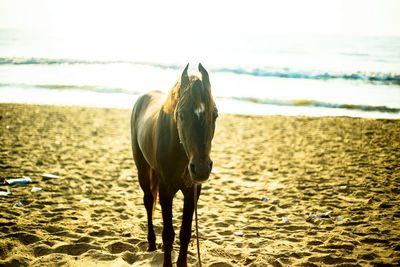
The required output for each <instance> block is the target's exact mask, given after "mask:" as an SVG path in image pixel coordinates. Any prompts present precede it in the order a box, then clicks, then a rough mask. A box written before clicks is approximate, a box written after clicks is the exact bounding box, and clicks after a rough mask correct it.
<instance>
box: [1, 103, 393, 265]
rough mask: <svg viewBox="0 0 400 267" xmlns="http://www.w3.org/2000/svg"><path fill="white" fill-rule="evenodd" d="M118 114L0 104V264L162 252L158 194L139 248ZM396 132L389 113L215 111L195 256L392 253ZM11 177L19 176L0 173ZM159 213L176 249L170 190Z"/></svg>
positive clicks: (110, 261) (138, 219) (337, 259)
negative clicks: (24, 181) (23, 180)
mask: <svg viewBox="0 0 400 267" xmlns="http://www.w3.org/2000/svg"><path fill="white" fill-rule="evenodd" d="M129 118H130V109H125V108H123V109H119V108H96V107H91V108H87V107H72V106H44V105H43V106H42V105H25V104H0V147H1V150H0V159H1V160H0V184H1V186H0V190H1V191H5V190H6V189H10V191H11V194H9V195H7V196H0V209H1V211H0V214H1V216H0V265H1V264H5V265H6V264H10V265H12V264H14V265H15V264H20V265H30V266H49V265H52V264H54V263H57V264H58V265H62V266H82V265H87V266H129V265H131V264H133V265H134V266H142V265H147V266H150V265H151V264H159V263H161V262H162V250H161V231H162V219H161V210H160V206H159V204H157V210H156V213H155V220H154V225H155V232H156V236H157V246H158V249H157V251H156V252H154V253H147V252H146V248H147V242H146V234H147V233H146V215H145V209H144V206H143V203H142V192H141V190H140V187H139V185H138V182H137V177H136V168H135V166H134V163H133V159H132V155H131V150H130V136H129V135H130V131H129ZM399 143H400V120H396V119H363V118H351V117H306V116H282V115H272V116H265V115H231V114H222V115H221V116H220V118H218V120H217V128H216V133H215V138H214V141H213V147H212V154H211V157H212V159H213V161H214V168H213V172H212V177H211V178H210V180H209V182H208V183H206V184H205V185H204V186H203V191H202V194H201V196H200V200H199V210H198V212H199V234H200V247H201V253H202V262H203V263H204V264H205V265H210V266H213V265H214V266H265V265H272V266H325V265H329V266H343V265H346V266H365V265H379V264H392V265H396V264H399V262H400V252H399V245H398V244H399V243H400V225H399V224H398V223H397V222H398V220H399V219H400V217H399V208H398V207H399V206H400V202H399V198H398V195H399V193H400V191H399V189H398V188H400V181H399V179H398V177H400V167H399V166H400V152H398V144H399ZM44 173H51V174H55V175H57V176H59V178H58V179H48V178H44V177H43V174H44ZM22 176H29V177H30V178H31V179H32V181H33V183H32V184H29V185H27V186H12V187H11V186H7V185H4V184H3V181H4V180H5V179H9V178H20V177H22ZM33 186H34V187H41V188H42V190H41V191H40V192H36V193H33V192H31V189H32V187H33ZM18 202H20V203H21V204H22V207H16V206H14V205H15V204H16V203H18ZM173 211H174V227H175V232H176V238H175V246H174V252H175V256H177V253H178V248H179V246H178V245H177V243H178V240H179V226H180V217H181V216H180V215H181V211H182V196H181V194H180V193H178V195H177V197H176V198H175V199H174V210H173ZM323 214H325V215H323ZM193 233H194V232H193ZM193 237H194V234H193V236H192V239H191V243H190V245H189V254H188V264H189V265H192V266H193V265H195V263H196V261H197V258H196V253H195V251H196V246H195V240H194V238H193ZM218 264H219V265H218Z"/></svg>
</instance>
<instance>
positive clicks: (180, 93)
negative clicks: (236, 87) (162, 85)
mask: <svg viewBox="0 0 400 267" xmlns="http://www.w3.org/2000/svg"><path fill="white" fill-rule="evenodd" d="M199 102H203V103H204V104H205V108H206V110H207V109H209V108H210V107H212V108H213V107H214V106H215V103H214V100H213V99H212V96H211V90H210V88H206V87H205V86H204V85H203V82H202V81H201V80H200V78H199V77H197V76H194V75H191V76H189V82H188V84H182V83H181V81H178V82H177V83H176V84H175V85H174V87H172V89H171V91H170V92H169V94H168V97H167V100H166V101H165V103H164V105H163V111H164V112H165V113H168V114H171V115H173V114H174V113H175V112H176V110H177V109H179V108H181V107H183V106H187V105H188V104H190V105H193V106H198V103H199ZM207 117H208V116H205V118H204V119H205V120H207Z"/></svg>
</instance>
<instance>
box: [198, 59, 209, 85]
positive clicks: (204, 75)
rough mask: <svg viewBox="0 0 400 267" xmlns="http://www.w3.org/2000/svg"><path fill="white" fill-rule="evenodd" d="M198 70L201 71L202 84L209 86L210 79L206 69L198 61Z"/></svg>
mask: <svg viewBox="0 0 400 267" xmlns="http://www.w3.org/2000/svg"><path fill="white" fill-rule="evenodd" d="M199 71H200V73H201V79H202V80H203V84H204V85H205V86H206V87H207V88H210V86H211V85H210V79H209V78H208V72H207V71H206V69H205V68H204V67H203V65H201V63H199Z"/></svg>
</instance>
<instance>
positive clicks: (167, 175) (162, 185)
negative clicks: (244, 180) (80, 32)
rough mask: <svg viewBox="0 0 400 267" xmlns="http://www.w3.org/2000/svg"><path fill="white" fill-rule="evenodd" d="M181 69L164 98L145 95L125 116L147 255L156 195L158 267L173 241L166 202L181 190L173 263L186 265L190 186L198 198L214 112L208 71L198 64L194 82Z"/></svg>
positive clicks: (169, 207) (151, 246) (209, 163)
mask: <svg viewBox="0 0 400 267" xmlns="http://www.w3.org/2000/svg"><path fill="white" fill-rule="evenodd" d="M187 68H188V66H186V68H185V70H184V72H183V73H182V76H181V80H180V81H178V82H177V83H176V85H175V86H174V87H173V88H172V90H171V92H170V93H169V95H168V96H167V98H165V96H164V95H163V94H162V93H161V92H158V91H154V92H150V93H147V94H145V95H143V96H141V97H140V98H139V99H138V100H137V102H136V103H135V106H134V108H133V110H132V116H131V134H132V151H133V156H134V160H135V164H136V167H137V169H138V176H139V184H140V186H141V188H142V190H143V192H144V197H143V200H144V205H145V207H146V211H147V221H148V236H147V239H148V242H149V251H153V250H155V249H156V237H155V234H154V230H153V223H152V217H153V213H154V210H155V204H156V200H157V195H158V193H159V197H160V204H161V208H162V216H163V223H164V225H163V233H162V239H163V248H164V266H171V265H172V261H171V251H172V244H173V241H174V237H175V233H174V230H173V225H172V200H173V198H174V196H175V194H176V193H177V191H178V190H181V191H182V193H183V195H184V208H183V216H182V226H181V230H180V237H179V238H180V243H181V247H180V251H179V257H178V261H177V264H178V266H186V261H187V249H188V245H189V241H190V236H191V225H192V218H193V211H194V204H195V199H194V188H195V187H194V184H198V186H197V194H196V195H197V198H198V196H199V195H200V192H201V184H200V183H201V182H204V181H206V180H207V179H208V177H209V175H210V172H211V168H212V161H211V160H210V158H209V154H210V150H211V140H212V138H213V136H214V129H215V119H216V114H217V113H216V107H215V103H214V101H213V99H212V97H211V91H210V84H209V80H208V73H207V72H206V70H205V69H204V68H203V67H202V66H201V64H200V65H199V70H200V72H201V73H202V80H200V79H199V78H198V77H196V76H190V77H189V76H188V75H187ZM196 201H197V199H196Z"/></svg>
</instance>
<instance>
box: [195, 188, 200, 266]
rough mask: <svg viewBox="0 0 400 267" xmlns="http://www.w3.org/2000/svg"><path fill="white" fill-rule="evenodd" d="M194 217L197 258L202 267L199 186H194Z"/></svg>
mask: <svg viewBox="0 0 400 267" xmlns="http://www.w3.org/2000/svg"><path fill="white" fill-rule="evenodd" d="M194 215H195V221H196V241H197V257H198V259H199V267H201V258H200V242H199V223H198V222H197V184H196V183H195V184H194Z"/></svg>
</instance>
